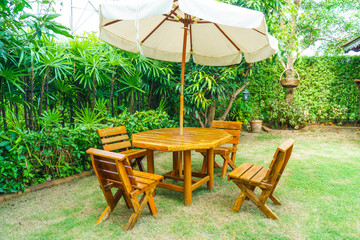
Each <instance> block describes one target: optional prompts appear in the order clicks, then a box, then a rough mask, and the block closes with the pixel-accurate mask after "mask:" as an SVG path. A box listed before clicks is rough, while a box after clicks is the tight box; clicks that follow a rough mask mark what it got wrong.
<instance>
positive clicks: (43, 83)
mask: <svg viewBox="0 0 360 240" xmlns="http://www.w3.org/2000/svg"><path fill="white" fill-rule="evenodd" d="M48 73H49V68H46V70H45V76H44V78H43V81H42V83H41V91H40V105H39V111H38V115H39V117H40V116H41V113H42V108H43V99H44V88H45V83H46V79H47V75H48Z"/></svg>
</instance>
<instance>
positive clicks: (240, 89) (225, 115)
mask: <svg viewBox="0 0 360 240" xmlns="http://www.w3.org/2000/svg"><path fill="white" fill-rule="evenodd" d="M252 66H253V64H252V63H251V64H250V65H249V67H248V68H247V69H246V72H245V74H243V75H244V77H247V76H248V75H249V72H250V69H251V67H252ZM249 83H250V80H248V81H246V82H245V84H243V85H241V86H240V87H239V88H238V89H236V91H235V92H233V93H232V94H231V96H230V100H229V102H228V105H227V106H226V109H225V111H224V113H223V115H222V116H221V117H220V118H219V120H220V121H224V120H225V119H226V117H227V115H228V114H229V111H230V108H231V106H232V104H233V102H234V101H235V99H236V97H237V95H239V93H241V92H242V90H244V88H245V87H246V86H247V85H249Z"/></svg>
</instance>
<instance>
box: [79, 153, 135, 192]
mask: <svg viewBox="0 0 360 240" xmlns="http://www.w3.org/2000/svg"><path fill="white" fill-rule="evenodd" d="M86 153H88V154H90V157H91V162H92V165H93V168H94V171H95V174H96V176H97V178H98V180H99V183H100V185H101V186H102V187H104V186H105V185H107V184H109V183H113V184H115V185H120V186H121V187H122V189H123V190H125V191H126V192H127V193H128V194H129V193H130V192H131V191H132V190H133V187H134V186H137V182H136V180H135V178H134V173H133V171H132V168H131V165H130V162H129V160H128V158H127V157H126V155H124V154H120V153H115V152H108V151H104V150H100V149H95V148H90V149H88V150H87V151H86Z"/></svg>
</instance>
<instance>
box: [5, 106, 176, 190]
mask: <svg viewBox="0 0 360 240" xmlns="http://www.w3.org/2000/svg"><path fill="white" fill-rule="evenodd" d="M89 111H90V109H89V107H85V108H83V111H82V112H83V113H84V115H85V116H87V117H89V114H91V113H88V112H89ZM79 114H81V112H79ZM79 118H80V117H79ZM89 118H91V116H90V117H89ZM42 120H43V122H44V123H43V124H44V127H47V128H44V130H43V131H39V132H38V131H30V130H21V129H16V130H12V131H6V132H5V131H0V162H1V164H0V193H9V192H18V191H20V190H21V191H24V189H25V188H26V187H28V186H30V185H35V184H38V183H42V182H45V181H48V180H50V179H57V178H62V177H66V176H70V175H73V174H75V173H80V172H82V171H85V170H88V169H89V168H90V167H91V162H90V159H89V157H88V155H87V154H86V153H85V151H86V150H87V149H88V148H90V147H93V148H100V149H101V144H100V139H99V137H98V135H97V133H96V131H95V130H97V129H100V128H108V127H113V126H126V129H127V131H128V134H129V136H131V134H133V133H137V132H141V131H147V130H151V129H156V128H171V127H176V126H177V125H178V124H177V123H176V122H175V121H174V120H172V119H171V118H170V117H169V115H168V114H167V113H166V112H164V111H160V110H151V111H145V112H136V113H135V114H133V115H130V114H129V113H128V112H124V113H123V114H120V115H119V116H118V117H113V118H108V119H106V121H103V122H102V123H98V124H91V126H90V125H89V124H88V122H86V121H85V120H84V123H83V124H80V123H79V124H77V125H76V127H75V128H71V127H68V126H65V127H61V126H60V125H59V122H60V121H61V116H60V114H59V112H58V111H57V110H53V111H50V110H49V111H46V112H44V114H43V116H42ZM104 122H105V123H104ZM55 126H56V127H55Z"/></svg>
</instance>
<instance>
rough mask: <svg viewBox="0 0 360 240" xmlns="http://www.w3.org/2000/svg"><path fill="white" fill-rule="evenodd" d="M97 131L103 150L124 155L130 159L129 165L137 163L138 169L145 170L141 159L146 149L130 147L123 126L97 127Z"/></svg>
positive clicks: (132, 165)
mask: <svg viewBox="0 0 360 240" xmlns="http://www.w3.org/2000/svg"><path fill="white" fill-rule="evenodd" d="M97 133H98V134H99V137H100V141H101V144H102V146H103V149H104V150H106V151H118V152H119V153H121V154H124V155H126V156H127V157H128V159H129V160H130V161H131V167H135V165H138V167H139V169H140V171H142V172H144V171H145V170H144V166H143V164H142V160H143V158H144V157H145V156H146V149H130V148H131V143H130V140H129V136H128V135H127V131H126V127H125V126H121V127H112V128H104V129H99V130H97ZM121 150H123V151H121ZM132 160H133V161H132Z"/></svg>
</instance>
